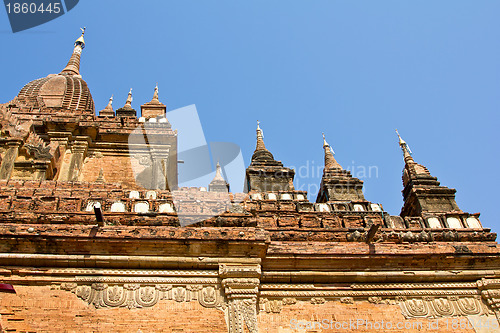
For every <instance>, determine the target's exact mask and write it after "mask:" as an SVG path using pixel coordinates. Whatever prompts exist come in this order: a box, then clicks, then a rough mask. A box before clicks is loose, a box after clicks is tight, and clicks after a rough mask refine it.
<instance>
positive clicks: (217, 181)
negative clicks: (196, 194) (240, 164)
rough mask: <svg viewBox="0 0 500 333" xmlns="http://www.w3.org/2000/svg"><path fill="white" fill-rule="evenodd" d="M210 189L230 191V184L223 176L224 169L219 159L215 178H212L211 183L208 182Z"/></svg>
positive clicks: (213, 190)
mask: <svg viewBox="0 0 500 333" xmlns="http://www.w3.org/2000/svg"><path fill="white" fill-rule="evenodd" d="M208 190H209V191H210V192H229V184H228V183H227V182H226V180H225V179H224V177H223V176H222V170H221V166H220V164H219V161H217V167H216V169H215V177H214V179H212V181H211V182H210V184H208Z"/></svg>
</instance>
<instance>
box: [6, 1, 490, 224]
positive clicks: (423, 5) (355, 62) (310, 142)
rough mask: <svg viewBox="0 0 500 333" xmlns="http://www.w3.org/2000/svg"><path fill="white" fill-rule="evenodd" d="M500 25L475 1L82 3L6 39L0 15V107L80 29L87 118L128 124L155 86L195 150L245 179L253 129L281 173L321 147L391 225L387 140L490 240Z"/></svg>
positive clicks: (45, 70) (393, 159) (51, 63)
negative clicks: (189, 127) (196, 131)
mask: <svg viewBox="0 0 500 333" xmlns="http://www.w3.org/2000/svg"><path fill="white" fill-rule="evenodd" d="M499 14H500V2H499V1H487V0H482V1H458V0H452V1H401V0H395V1H372V0H369V1H336V0H315V1H308V0H300V1H292V0H286V1H285V0H282V1H278V0H274V1H268V0H266V1H261V0H252V1H234V0H228V1H219V0H217V1H215V0H213V1H207V0H199V1H192V0H178V1H124V0H121V1H117V0H114V1H89V0H81V1H80V3H79V4H78V5H77V6H76V7H75V8H74V9H73V10H72V11H70V12H69V13H67V14H66V15H63V16H62V17H60V18H58V19H56V20H54V21H51V22H49V23H46V24H44V25H42V26H39V27H36V28H33V29H31V30H27V31H25V32H20V33H16V34H13V33H12V32H11V31H10V26H9V24H8V20H7V15H6V13H5V10H4V9H0V18H1V20H0V22H1V26H0V38H1V45H2V48H1V52H0V61H1V68H2V70H1V75H0V102H1V103H4V102H7V101H9V100H11V99H12V98H13V97H14V96H16V95H17V93H18V91H19V90H20V89H21V88H22V86H23V85H24V84H26V83H27V82H29V81H30V80H33V79H36V78H39V77H44V76H46V75H47V74H49V73H58V72H59V71H60V70H61V69H62V68H63V67H64V66H65V64H66V62H67V60H68V59H69V56H70V54H71V51H72V44H73V42H74V40H75V39H76V38H77V37H78V35H79V31H80V30H79V27H81V26H86V27H87V32H86V35H85V40H86V48H85V50H84V52H83V56H82V65H81V73H82V75H83V78H84V79H85V80H86V81H87V83H88V85H89V87H90V89H91V92H92V94H93V97H94V101H95V103H96V108H97V110H100V109H103V108H104V106H105V105H106V103H107V101H108V98H109V96H110V95H111V94H114V96H115V103H114V107H115V108H117V107H120V106H121V105H123V104H124V102H125V99H126V95H127V92H128V89H129V88H130V87H133V88H134V103H133V105H134V106H135V107H136V108H137V109H139V105H140V104H142V103H144V102H147V101H149V100H150V99H151V96H152V91H153V88H154V85H155V83H156V82H158V83H159V87H160V99H161V100H162V101H163V102H164V103H165V104H167V107H168V110H173V109H176V108H180V107H183V106H186V105H190V104H195V105H196V107H197V110H198V112H199V115H200V118H201V123H202V126H203V128H204V131H205V135H206V138H207V141H212V142H214V141H226V142H227V141H229V142H234V143H236V144H238V145H239V146H240V147H241V149H242V152H243V156H244V158H245V162H246V164H247V165H248V163H249V160H250V157H251V155H252V152H253V150H254V148H255V122H256V120H257V119H259V120H260V121H261V124H262V128H263V130H264V133H265V142H266V145H267V147H268V148H269V150H271V152H272V153H273V154H274V156H275V157H276V159H278V160H281V161H282V162H283V163H284V164H285V165H287V166H294V167H295V168H296V169H298V168H300V167H301V166H305V165H308V163H309V165H310V166H311V165H315V166H318V165H319V166H321V165H322V163H323V150H322V138H321V132H325V134H326V135H327V139H328V141H329V143H330V144H331V145H332V147H333V149H334V150H335V152H336V158H337V160H338V161H339V163H340V164H341V165H343V166H344V167H349V168H351V169H352V168H353V165H354V173H355V175H358V176H361V177H360V178H361V179H363V180H364V181H365V196H366V198H367V199H368V200H370V201H373V202H378V203H381V204H383V206H384V208H385V209H386V210H387V211H389V212H390V213H391V214H399V211H400V209H401V206H402V196H401V190H402V182H401V170H402V168H403V159H402V155H401V151H400V149H399V147H398V145H397V140H396V135H395V133H394V129H395V128H398V129H399V131H400V133H401V135H402V136H403V137H404V138H405V140H406V141H407V142H408V144H409V145H410V147H411V148H412V150H413V153H414V154H413V156H414V158H415V160H416V161H417V162H419V163H421V164H424V165H425V166H427V167H428V168H429V170H430V172H431V173H432V175H433V176H436V177H438V179H439V180H440V181H441V183H442V184H443V185H445V186H449V187H452V188H456V189H457V191H458V192H457V203H458V205H459V206H460V208H461V209H462V210H464V211H468V212H471V213H474V212H481V213H482V215H481V221H482V223H483V225H484V226H485V227H490V228H493V231H497V232H498V231H500V220H499V218H498V215H497V207H498V206H499V204H498V195H497V190H498V186H499V183H500V178H499V175H498V165H499V162H500V161H499V148H498V143H499V132H498V129H497V128H498V125H499V115H498V111H499V107H500V63H499V59H500V45H499V43H500V20H499V19H498V17H499ZM370 166H371V167H372V174H371V176H370V175H369V174H368V172H366V173H367V174H366V177H362V176H363V175H362V174H361V173H360V172H361V171H362V170H363V168H365V169H366V170H368V168H369V167H370ZM374 167H376V168H377V170H378V174H376V173H375V171H374ZM302 170H303V174H302V175H303V177H300V179H298V181H299V187H300V186H302V184H304V187H302V189H307V186H308V185H309V184H311V187H310V189H311V190H313V189H314V186H315V185H318V184H319V181H320V177H319V176H318V175H312V174H311V171H310V173H309V176H308V175H306V174H305V173H304V168H303V169H302ZM296 186H297V184H296ZM315 198H316V196H315V194H314V195H313V196H312V197H311V199H312V200H315Z"/></svg>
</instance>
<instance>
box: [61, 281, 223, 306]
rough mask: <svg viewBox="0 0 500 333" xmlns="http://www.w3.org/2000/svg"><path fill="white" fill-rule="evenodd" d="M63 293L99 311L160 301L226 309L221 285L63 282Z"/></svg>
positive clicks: (146, 304)
mask: <svg viewBox="0 0 500 333" xmlns="http://www.w3.org/2000/svg"><path fill="white" fill-rule="evenodd" d="M61 289H62V290H68V291H71V292H72V293H74V294H75V295H76V296H78V297H79V298H80V299H82V300H83V301H85V302H87V303H88V304H91V305H93V306H94V307H96V308H114V307H128V308H129V309H131V308H144V307H151V306H154V305H155V304H157V303H158V301H159V300H173V301H176V302H191V301H198V302H199V303H200V304H201V305H202V306H204V307H206V308H217V309H220V310H223V309H224V308H225V303H224V295H223V294H222V292H221V289H220V288H219V286H218V285H170V284H146V285H145V284H139V283H126V284H107V283H102V282H96V283H92V284H77V283H62V284H61Z"/></svg>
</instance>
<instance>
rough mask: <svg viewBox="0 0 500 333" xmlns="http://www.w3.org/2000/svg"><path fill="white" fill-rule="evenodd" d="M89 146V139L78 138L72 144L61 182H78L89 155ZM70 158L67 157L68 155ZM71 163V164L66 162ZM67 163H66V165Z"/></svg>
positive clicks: (62, 170)
mask: <svg viewBox="0 0 500 333" xmlns="http://www.w3.org/2000/svg"><path fill="white" fill-rule="evenodd" d="M88 146H89V142H88V138H87V137H76V139H75V141H74V142H73V143H72V144H71V148H70V150H66V153H65V155H66V156H65V157H64V160H63V164H62V166H61V173H60V175H59V180H62V181H77V180H78V176H79V175H80V171H81V169H82V165H83V161H84V159H85V157H86V155H87V148H88ZM68 154H69V155H70V156H67V155H68ZM66 161H69V162H66ZM65 162H66V163H65Z"/></svg>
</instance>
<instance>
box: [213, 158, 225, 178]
mask: <svg viewBox="0 0 500 333" xmlns="http://www.w3.org/2000/svg"><path fill="white" fill-rule="evenodd" d="M213 180H224V177H222V171H221V167H220V163H219V161H217V166H216V167H215V177H214V179H213Z"/></svg>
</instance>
